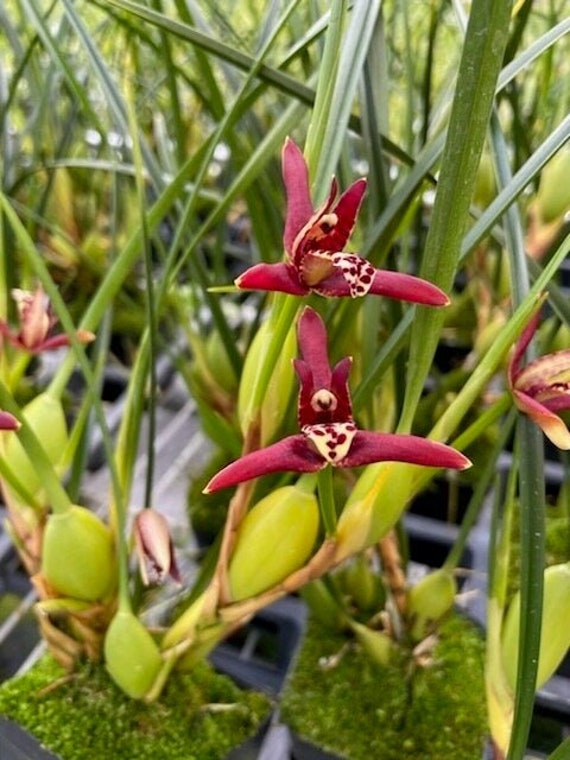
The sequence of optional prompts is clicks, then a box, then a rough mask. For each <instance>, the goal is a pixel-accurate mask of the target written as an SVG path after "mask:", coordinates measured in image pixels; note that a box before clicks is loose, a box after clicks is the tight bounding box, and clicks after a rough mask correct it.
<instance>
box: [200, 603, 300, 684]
mask: <svg viewBox="0 0 570 760" xmlns="http://www.w3.org/2000/svg"><path fill="white" fill-rule="evenodd" d="M306 625H307V607H306V605H305V603H304V602H303V601H302V600H301V599H298V598H297V597H293V596H285V597H283V598H282V599H279V600H278V601H277V602H274V603H273V604H271V605H270V606H268V607H266V608H265V609H263V610H261V611H260V612H259V613H258V614H257V615H255V617H254V618H253V619H252V620H251V622H250V623H248V624H247V625H246V626H244V627H243V628H241V629H240V630H239V631H238V632H237V633H236V634H235V635H234V636H232V637H230V638H229V639H226V640H225V641H223V642H222V643H221V644H219V645H218V646H217V647H216V649H215V650H214V651H213V652H212V654H211V655H210V661H211V663H212V664H213V665H214V667H215V668H216V670H219V671H220V672H221V673H225V674H226V675H229V676H231V677H232V678H233V680H234V681H235V682H236V683H237V684H238V685H239V686H242V687H244V688H248V689H254V690H256V691H262V692H265V693H268V694H271V695H277V694H279V692H280V691H281V689H282V687H283V684H284V682H285V678H286V676H287V673H288V671H289V667H290V665H291V661H292V660H293V657H294V655H295V653H296V651H297V649H298V648H299V646H300V644H301V640H302V637H303V633H304V632H305V628H306Z"/></svg>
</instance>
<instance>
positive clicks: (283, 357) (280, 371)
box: [238, 322, 297, 446]
mask: <svg viewBox="0 0 570 760" xmlns="http://www.w3.org/2000/svg"><path fill="white" fill-rule="evenodd" d="M269 327H270V323H269V322H264V323H263V324H262V325H261V327H260V328H259V330H258V331H257V333H256V335H255V337H254V339H253V341H252V343H251V346H250V347H249V350H248V352H247V355H246V358H245V362H244V365H243V372H242V376H241V382H240V386H239V394H238V419H239V422H240V426H241V430H242V433H243V434H244V435H245V434H246V432H247V430H248V428H249V426H250V424H251V422H252V421H253V420H252V415H253V413H254V411H253V410H252V409H251V408H250V404H251V399H252V388H254V387H255V385H256V383H257V374H258V372H259V369H260V367H261V366H262V364H263V357H264V355H265V354H266V353H267V348H268V345H269V343H270V342H271V340H272V339H273V336H272V334H271V332H270V329H269ZM296 353H297V340H296V337H295V328H294V327H292V328H291V329H290V330H289V332H288V333H287V338H286V339H285V342H284V344H283V346H281V350H280V354H279V359H278V360H277V363H276V365H275V369H274V370H273V373H272V375H271V378H270V380H269V383H268V386H267V389H266V393H265V396H264V399H263V404H262V407H261V444H262V445H263V446H264V445H265V444H266V443H267V442H268V441H270V440H271V439H272V438H273V437H274V436H275V434H276V433H277V431H278V430H279V426H280V425H281V424H282V422H283V419H284V417H285V416H286V413H287V409H288V408H289V403H290V398H291V394H292V392H293V388H294V386H295V374H294V372H293V365H292V362H293V359H294V357H295V355H296Z"/></svg>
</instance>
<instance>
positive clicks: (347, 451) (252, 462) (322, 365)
mask: <svg viewBox="0 0 570 760" xmlns="http://www.w3.org/2000/svg"><path fill="white" fill-rule="evenodd" d="M298 334H299V347H300V351H301V356H302V358H301V359H296V360H295V370H296V372H297V375H298V377H299V381H300V385H301V388H300V392H299V405H298V420H299V427H300V428H301V432H300V433H298V434H297V435H291V436H288V437H287V438H283V439H282V440H281V441H278V442H277V443H274V444H272V445H271V446H267V447H266V448H264V449H259V450H258V451H253V452H251V453H249V454H246V455H245V456H243V457H241V459H238V460H236V461H235V462H232V463H231V464H229V465H228V466H227V467H225V468H224V469H223V470H220V472H218V473H217V475H215V476H214V477H213V478H212V479H211V480H210V482H209V483H208V485H207V486H206V488H205V489H204V493H212V492H213V491H218V490H220V489H221V488H227V487H229V486H235V485H237V484H238V483H243V482H245V481H247V480H251V479H253V478H257V477H259V476H260V475H268V474H270V473H274V472H316V471H318V470H321V469H322V468H323V467H326V466H327V465H329V464H330V465H332V466H333V467H360V466H361V465H366V464H372V463H373V462H384V461H395V462H410V463H412V464H420V465H426V466H428V467H444V468H450V469H458V470H461V469H464V468H466V467H469V466H470V462H469V460H468V459H467V458H466V457H464V456H463V454H461V453H459V452H458V451H456V450H455V449H453V448H451V447H450V446H446V445H445V444H443V443H437V442H436V441H430V440H427V439H425V438H420V437H418V436H414V435H397V434H391V433H374V432H368V431H365V430H359V429H358V428H357V427H356V425H355V423H354V420H353V417H352V404H351V400H350V393H349V390H348V383H347V381H348V373H349V371H350V366H351V363H352V360H351V358H350V357H345V358H344V359H341V361H339V362H338V364H336V365H335V366H334V367H333V368H331V367H330V365H329V360H328V356H327V335H326V330H325V326H324V324H323V322H322V320H321V318H320V317H319V315H318V314H317V313H316V312H315V311H313V310H312V309H311V308H309V307H306V308H305V309H304V311H303V313H302V314H301V317H300V319H299V325H298Z"/></svg>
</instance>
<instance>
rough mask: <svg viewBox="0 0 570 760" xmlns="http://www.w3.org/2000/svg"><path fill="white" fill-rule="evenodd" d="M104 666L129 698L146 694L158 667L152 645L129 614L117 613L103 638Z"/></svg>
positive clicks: (160, 660)
mask: <svg viewBox="0 0 570 760" xmlns="http://www.w3.org/2000/svg"><path fill="white" fill-rule="evenodd" d="M104 651H105V666H106V668H107V670H108V671H109V675H110V676H111V678H112V679H113V681H115V683H116V684H117V686H119V688H120V689H122V690H123V691H124V692H125V694H127V696H129V697H131V699H142V698H143V697H144V696H145V695H146V694H148V692H149V691H150V689H151V687H152V685H153V683H154V682H155V680H156V677H157V676H158V674H159V672H160V669H161V667H162V664H163V663H162V658H161V656H160V651H159V649H158V646H157V645H156V642H155V641H154V639H153V638H152V636H151V635H150V633H149V632H148V631H147V629H146V628H145V627H144V625H143V624H142V623H141V621H140V620H139V619H138V618H137V617H136V615H134V614H133V613H132V612H130V611H121V610H119V612H117V614H116V615H115V617H114V618H113V620H112V621H111V624H110V625H109V628H108V629H107V633H106V635H105V645H104Z"/></svg>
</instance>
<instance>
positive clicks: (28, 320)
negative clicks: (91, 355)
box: [0, 285, 95, 354]
mask: <svg viewBox="0 0 570 760" xmlns="http://www.w3.org/2000/svg"><path fill="white" fill-rule="evenodd" d="M12 297H13V298H14V300H15V301H16V304H17V306H18V316H19V322H20V324H19V329H18V330H14V329H12V328H11V327H10V325H8V323H7V322H5V321H4V320H0V335H3V336H4V337H5V338H7V339H8V340H9V341H10V343H12V345H14V346H16V347H17V348H19V349H21V350H23V351H29V352H30V353H32V354H39V353H41V352H42V351H53V350H54V349H56V348H61V347H62V346H68V345H69V344H70V342H71V341H70V339H69V336H68V335H66V334H65V333H61V334H57V335H52V330H53V328H54V326H55V325H56V324H57V317H56V316H55V315H54V313H53V311H52V308H51V305H50V302H49V299H48V298H47V296H46V294H45V293H44V290H43V288H42V286H41V285H38V287H37V288H36V289H35V291H34V292H33V293H32V292H31V291H28V290H20V289H19V288H15V289H14V290H13V291H12ZM76 334H77V337H78V339H79V340H80V341H81V342H82V343H90V342H91V341H92V340H93V339H94V338H95V336H94V335H93V333H91V332H88V331H87V330H78V331H77V333H76Z"/></svg>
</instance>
